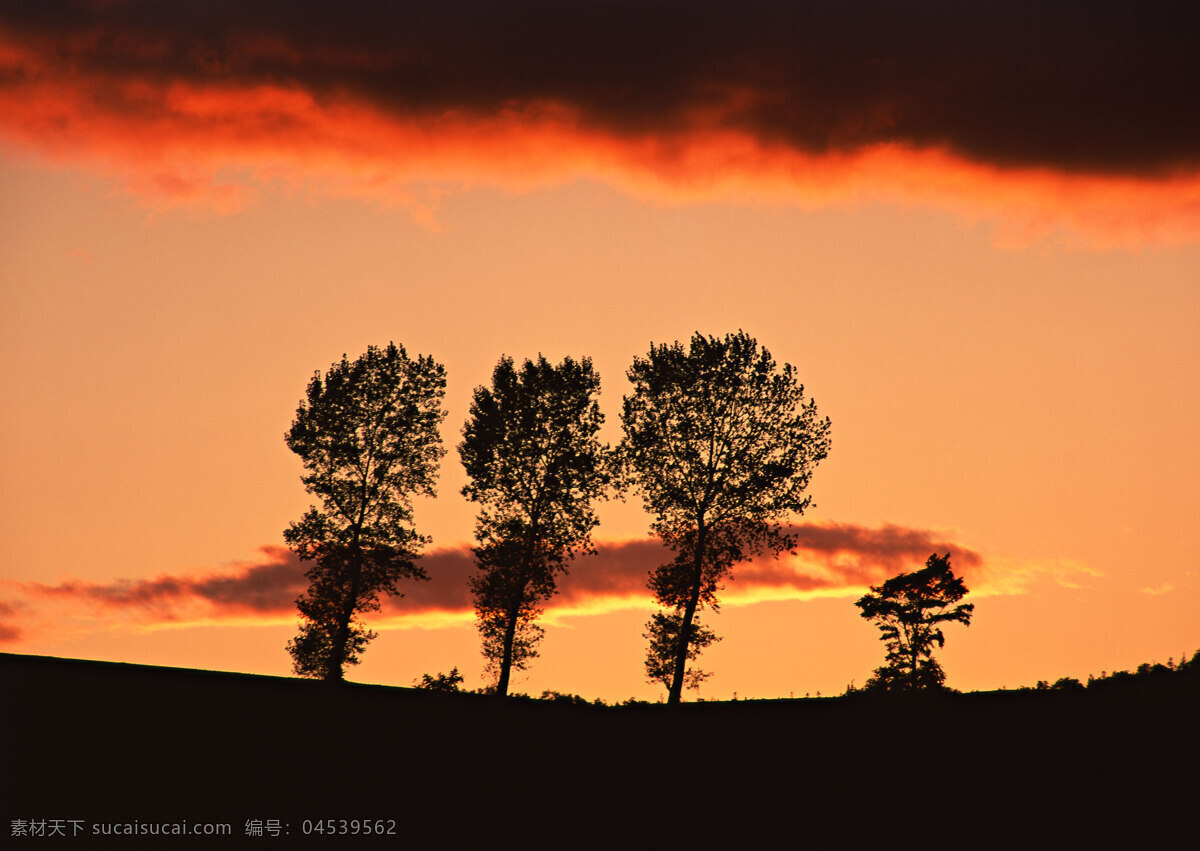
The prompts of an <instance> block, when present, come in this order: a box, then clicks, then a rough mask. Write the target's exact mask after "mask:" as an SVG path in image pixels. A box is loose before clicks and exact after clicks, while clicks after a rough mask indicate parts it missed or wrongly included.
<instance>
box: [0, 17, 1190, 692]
mask: <svg viewBox="0 0 1200 851" xmlns="http://www.w3.org/2000/svg"><path fill="white" fill-rule="evenodd" d="M407 5H410V4H395V3H389V2H382V0H380V2H340V3H337V4H333V3H317V2H297V3H289V4H278V3H259V2H247V0H239V2H232V0H230V1H229V2H225V0H209V2H204V3H156V2H149V0H141V1H140V2H139V1H137V0H134V1H132V2H123V0H105V2H101V0H93V2H84V0H80V1H79V2H65V0H63V2H39V3H28V4H14V3H2V4H0V357H2V358H3V364H4V374H5V379H6V387H5V392H4V397H5V401H4V404H3V405H2V406H0V650H7V651H11V652H18V653H34V654H48V655H55V656H69V657H80V658H90V659H107V660H116V661H128V662H140V663H149V664H161V665H178V666H187V667H198V668H210V669H220V670H235V671H248V672H256V673H264V674H279V675H285V674H288V673H289V672H290V659H289V657H288V656H287V654H286V652H285V650H284V645H285V644H286V642H287V640H288V639H289V638H290V637H291V636H292V635H293V634H294V633H295V629H296V622H297V615H296V610H295V605H294V601H295V598H296V596H297V595H298V594H299V593H300V592H301V591H302V590H303V589H304V587H305V580H304V577H303V575H302V570H303V568H302V566H301V565H299V564H298V563H297V561H296V560H295V558H294V557H293V556H292V555H291V554H290V553H289V552H288V551H287V549H286V548H285V546H284V544H283V538H282V532H283V530H284V529H285V528H286V527H287V525H288V524H289V523H290V522H292V521H293V520H296V519H298V518H299V517H300V515H301V514H302V513H303V511H304V510H305V509H306V507H307V506H308V505H309V504H310V502H311V499H310V497H309V495H308V494H306V493H305V491H304V488H303V485H302V484H301V482H300V475H301V472H302V467H301V464H300V461H299V459H297V458H296V457H295V456H294V455H292V454H291V453H290V452H289V451H288V449H287V447H286V446H285V445H284V440H283V435H284V432H285V431H286V430H287V428H288V427H289V425H290V423H291V421H292V418H293V416H294V414H295V410H296V406H297V404H298V402H299V401H300V399H301V397H302V396H303V394H304V390H305V387H306V385H307V382H308V380H309V379H310V378H311V376H312V374H313V373H314V371H316V370H322V371H324V370H325V369H327V368H328V367H329V365H330V364H331V363H332V362H334V361H336V360H338V359H340V358H341V356H342V355H343V353H345V354H348V355H349V356H350V357H351V358H353V357H356V356H357V355H359V354H361V353H362V352H363V351H365V349H366V347H367V346H368V345H386V344H387V343H388V342H389V341H395V342H396V343H398V344H402V345H403V346H405V347H406V349H407V350H408V352H409V353H410V355H414V356H415V355H416V354H418V353H419V354H429V355H432V356H433V357H434V358H436V359H437V360H438V361H440V362H441V363H442V364H444V365H445V367H446V370H447V378H448V388H447V394H446V408H447V410H448V412H449V415H448V417H447V420H446V423H445V429H444V439H445V443H446V448H447V449H448V450H449V451H448V453H447V456H446V458H445V460H444V461H443V464H442V471H441V478H440V485H439V495H438V497H437V498H436V499H434V500H420V501H418V502H417V503H416V527H417V529H418V531H419V532H421V533H423V534H427V535H430V536H431V537H432V539H433V543H432V545H431V546H430V547H428V548H427V550H426V558H425V560H424V563H425V565H426V567H427V569H428V571H429V574H430V576H431V577H432V581H430V582H429V583H425V584H420V585H418V584H416V583H410V584H409V585H408V586H405V587H406V591H407V596H406V597H405V598H403V599H401V600H396V601H391V602H389V603H387V604H385V607H384V611H383V613H382V614H381V615H379V616H376V617H374V618H373V619H371V620H370V621H369V625H370V626H371V627H372V628H374V629H376V630H378V631H379V633H380V635H379V637H378V638H377V639H376V640H375V641H374V642H373V643H372V644H371V645H370V646H369V647H368V649H367V651H366V653H365V656H364V661H363V663H362V664H361V665H360V666H358V667H356V668H352V669H350V670H349V672H348V677H349V678H350V679H352V680H356V681H362V682H375V683H388V684H396V685H410V684H411V683H412V682H413V680H414V679H416V678H418V677H419V676H420V675H421V674H422V673H426V672H429V673H434V672H437V671H449V670H450V668H451V667H454V666H457V667H458V668H459V669H460V670H461V671H463V672H464V674H465V675H466V677H467V681H466V685H467V686H468V687H472V688H474V687H478V686H481V685H483V684H484V683H485V678H484V676H483V670H482V669H483V660H482V657H481V656H480V652H479V640H478V636H477V634H476V632H475V629H474V612H473V609H472V607H471V600H470V596H469V592H468V591H467V586H466V579H467V577H468V576H469V575H470V572H471V570H472V569H473V563H472V560H471V554H470V549H469V547H470V544H471V536H472V532H473V526H474V514H475V508H474V506H472V505H471V504H470V503H468V502H467V500H466V499H465V498H464V497H462V496H461V495H460V494H459V491H460V489H461V488H462V486H463V484H464V483H465V476H464V473H463V470H462V466H461V464H460V463H459V460H458V455H457V452H456V451H455V447H456V445H457V443H458V441H459V440H460V430H461V428H462V424H463V421H464V419H465V417H466V414H467V408H468V405H469V402H470V397H471V393H472V391H473V389H474V388H475V387H476V386H478V385H480V384H483V383H486V382H487V381H489V379H490V376H491V371H492V369H493V367H494V366H495V364H496V362H497V360H498V359H499V358H500V356H501V355H505V354H507V355H510V356H512V357H514V358H515V359H517V361H518V362H520V361H521V360H523V359H524V358H527V357H528V358H532V357H536V356H537V355H538V354H539V353H541V354H544V355H545V356H546V357H547V358H548V359H551V360H554V361H557V360H560V359H561V358H562V357H564V356H566V355H570V356H572V357H576V358H578V357H585V356H586V357H590V358H592V360H593V363H594V364H595V367H596V369H597V371H598V372H599V374H600V376H601V381H602V395H601V407H602V410H603V411H604V413H605V416H606V419H607V421H606V423H605V427H604V433H603V436H604V438H605V439H607V440H609V441H612V442H616V441H617V440H619V438H620V427H619V418H618V412H619V410H620V403H621V397H622V395H623V394H625V393H627V392H628V388H629V386H630V385H629V383H628V381H627V379H626V377H625V373H626V370H627V369H628V368H629V366H630V365H631V363H632V360H633V358H634V356H635V355H644V354H645V353H646V351H647V350H648V349H649V347H650V345H651V343H652V342H653V343H664V342H666V343H670V342H674V341H675V340H682V341H686V340H687V339H688V338H689V337H690V336H691V335H692V334H693V333H694V332H696V331H699V332H701V333H704V334H711V335H716V336H721V335H724V334H726V333H729V332H734V331H737V330H739V329H742V330H745V331H746V332H748V333H750V334H751V335H753V336H754V337H756V338H757V339H758V341H759V342H760V343H761V344H763V345H764V346H766V347H767V348H768V349H769V350H770V351H771V353H772V354H773V355H774V356H775V358H776V359H777V360H778V361H780V362H788V363H791V364H793V365H794V366H795V367H796V369H797V371H798V375H799V377H800V380H801V381H802V382H803V383H804V385H805V391H806V395H807V396H809V397H811V398H812V399H815V400H816V403H817V406H818V410H819V412H820V414H821V415H822V416H828V417H829V418H830V419H831V420H832V449H831V452H830V455H829V457H828V459H827V460H825V461H824V462H822V463H821V465H820V466H819V467H818V469H817V471H816V473H815V475H814V477H813V481H812V486H811V493H812V495H813V500H814V502H815V507H814V508H812V509H811V510H810V511H808V512H807V513H806V514H805V515H804V516H803V517H802V518H792V519H791V522H793V523H794V524H795V525H796V531H797V533H798V536H799V539H800V542H801V545H800V547H799V548H798V549H797V551H796V555H795V556H785V557H784V558H782V559H781V560H780V561H778V562H776V561H773V560H761V561H757V562H754V563H752V564H743V565H740V566H738V567H736V568H735V569H734V571H733V581H731V582H730V583H729V584H728V586H727V588H726V589H725V591H724V593H723V594H722V600H723V605H722V607H721V611H720V613H719V614H718V615H715V616H714V615H711V614H710V615H707V616H706V617H705V622H706V623H707V624H708V625H710V626H712V627H713V628H714V629H715V630H716V631H717V633H718V634H720V635H721V636H723V640H722V641H721V642H720V643H718V644H716V645H714V646H713V647H711V648H710V649H709V650H707V651H706V652H705V654H704V655H703V656H702V657H701V662H700V666H701V667H702V668H704V669H705V670H708V671H711V672H713V674H714V676H713V677H712V679H711V680H709V681H708V682H707V683H706V684H705V686H704V688H703V689H702V690H701V692H700V695H701V696H704V697H709V698H728V697H732V696H733V695H734V694H737V695H738V696H739V697H787V696H788V695H789V694H795V695H796V696H800V695H803V694H806V693H812V694H815V693H817V692H818V691H820V692H821V693H823V694H829V693H840V692H842V691H843V690H844V689H845V688H846V686H847V685H848V684H850V683H851V682H852V681H853V682H855V683H857V684H862V682H863V681H865V680H866V679H867V678H868V677H869V676H870V674H871V672H872V670H873V669H874V668H875V667H876V666H878V665H879V664H881V663H882V660H883V646H882V644H881V643H880V642H879V640H878V638H877V635H878V633H877V631H876V630H875V629H874V628H873V627H872V626H871V625H870V624H868V623H867V622H865V621H863V620H862V618H861V617H859V613H858V610H857V609H856V608H855V607H854V605H853V602H854V600H855V599H856V598H857V597H858V596H860V595H861V594H862V593H863V592H864V591H865V589H866V587H867V586H868V585H870V584H878V583H879V582H881V581H883V580H884V579H886V578H888V577H889V576H892V575H894V574H896V573H898V572H900V571H904V570H912V569H915V568H917V567H919V566H921V565H922V564H923V563H924V561H925V559H926V558H927V557H928V556H929V555H930V554H931V553H933V552H935V551H936V552H938V553H945V552H950V553H951V555H952V565H953V566H954V567H955V569H956V571H958V572H959V573H961V574H962V575H963V576H964V577H965V578H966V583H967V586H968V588H970V589H971V592H972V593H971V595H970V596H969V597H968V601H971V602H974V603H975V617H974V621H973V623H972V624H971V626H970V627H969V628H968V627H962V626H958V625H955V626H951V627H949V628H948V629H947V643H946V647H945V649H944V650H943V651H941V652H940V654H939V656H938V658H939V659H940V661H941V662H942V664H943V666H944V668H945V669H946V672H947V675H948V684H949V685H951V686H952V687H955V688H959V689H963V690H969V689H986V688H998V687H1001V686H1008V687H1016V686H1020V685H1032V684H1033V683H1034V682H1036V681H1037V680H1039V679H1047V680H1054V679H1057V678H1058V677H1061V676H1075V677H1079V678H1081V679H1083V678H1086V677H1087V675H1088V674H1089V673H1094V674H1097V675H1098V674H1100V672H1101V671H1103V670H1108V671H1111V670H1114V669H1120V668H1130V667H1134V666H1136V665H1137V664H1138V663H1140V662H1145V661H1152V660H1158V661H1162V662H1165V661H1166V660H1167V659H1168V658H1170V657H1174V658H1175V659H1178V658H1179V657H1180V655H1181V654H1183V653H1187V654H1189V655H1190V654H1191V653H1192V652H1194V651H1195V650H1197V649H1200V619H1198V618H1197V612H1198V611H1200V441H1198V439H1197V438H1198V436H1200V11H1198V10H1197V7H1195V6H1194V4H1185V3H1169V2H1159V3H1155V2H1150V3H1142V4H1136V5H1135V4H1116V3H1095V2H1086V3H1085V2H1082V1H1081V0H1080V2H1056V3H1054V4H1050V5H1048V6H1047V5H1046V4H1041V3H1034V2H1027V0H1014V2H996V3H991V2H982V3H959V2H914V3H904V4H900V3H892V2H886V0H863V2H837V3H834V2H828V3H825V2H822V3H811V4H803V3H797V4H794V3H783V2H780V3H764V4H758V5H755V4H751V5H750V6H746V5H743V4H739V5H736V6H735V5H734V4H729V3H715V2H697V3H691V4H686V6H680V4H676V3H667V2H659V0H650V2H606V3H600V2H581V3H542V2H532V0H515V1H514V0H510V2H450V3H440V4H421V5H420V6H419V7H417V8H407V7H406V6H407ZM685 10H686V12H685ZM600 517H601V525H600V526H599V527H598V529H597V530H596V533H595V539H596V541H597V543H598V545H599V552H598V554H597V555H596V556H593V557H588V558H583V559H579V560H577V561H576V562H575V563H574V564H573V565H572V567H571V574H570V575H569V576H568V577H567V578H565V579H564V580H563V581H562V582H561V585H560V588H561V591H560V594H559V595H558V596H557V597H556V598H555V599H554V600H553V601H552V603H551V605H550V606H549V608H548V610H547V614H546V620H545V621H544V623H545V624H546V626H547V631H546V637H545V640H544V641H543V643H542V646H541V652H542V656H541V658H539V659H537V660H535V661H534V662H533V664H532V666H531V667H530V669H529V670H528V671H527V672H524V673H521V674H517V675H515V677H514V681H513V688H514V689H515V690H517V691H524V692H529V693H533V694H538V693H540V692H541V691H542V690H543V689H554V690H558V691H564V692H573V693H579V694H582V695H584V696H586V697H589V698H595V697H602V698H605V699H607V700H614V699H617V700H619V699H624V698H628V697H631V696H636V697H640V698H645V699H657V697H658V696H659V695H661V694H662V693H663V690H662V688H661V687H660V686H656V685H650V684H648V683H646V682H645V677H644V673H643V665H642V662H643V658H644V655H645V644H646V642H645V639H644V638H643V637H642V632H643V631H644V629H645V626H644V625H645V622H646V621H647V620H648V618H649V615H650V612H651V611H652V604H651V601H650V597H649V593H648V592H647V591H646V590H645V580H646V576H647V573H648V571H649V570H650V569H652V568H653V567H655V566H656V565H657V564H659V563H660V562H661V561H662V560H663V559H664V556H665V552H664V551H663V549H662V548H661V546H660V545H658V544H657V543H656V542H654V541H653V540H651V539H649V538H648V537H647V536H648V524H649V519H650V518H649V517H648V516H647V515H646V514H645V512H644V511H643V510H642V507H641V505H640V503H639V502H638V500H637V499H636V498H630V499H628V500H627V501H626V502H620V501H613V502H610V503H606V504H605V505H604V506H603V507H602V508H601V512H600ZM685 697H691V696H690V695H689V696H685Z"/></svg>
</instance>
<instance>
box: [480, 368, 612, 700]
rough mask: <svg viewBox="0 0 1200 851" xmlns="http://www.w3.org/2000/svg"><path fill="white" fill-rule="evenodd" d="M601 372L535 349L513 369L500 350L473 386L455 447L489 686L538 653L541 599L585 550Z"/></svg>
mask: <svg viewBox="0 0 1200 851" xmlns="http://www.w3.org/2000/svg"><path fill="white" fill-rule="evenodd" d="M599 392H600V377H599V376H598V375H597V374H596V372H595V371H594V370H593V369H592V363H591V361H590V360H589V359H587V358H583V359H582V360H580V361H575V360H572V359H571V358H566V359H564V360H563V362H562V363H560V364H559V365H557V366H554V365H552V364H550V363H549V362H547V360H546V359H545V358H544V357H542V356H541V355H539V356H538V359H537V361H536V362H535V361H530V360H526V361H525V363H524V365H523V366H522V367H521V369H520V370H518V369H516V367H515V366H514V364H513V360H512V358H510V357H507V356H505V357H502V358H501V359H500V362H499V363H498V364H497V365H496V369H495V370H494V372H493V374H492V386H491V387H490V388H489V387H479V388H476V390H475V397H474V400H473V401H472V403H471V410H470V413H469V415H468V417H467V422H466V425H465V426H464V427H463V440H462V443H461V444H459V447H458V451H459V455H460V456H461V458H462V463H463V466H464V467H465V468H466V471H467V476H468V477H469V478H470V484H468V485H467V486H466V487H464V488H463V490H462V492H463V495H464V496H466V497H468V498H470V499H471V500H472V501H474V502H477V503H479V504H480V506H481V508H480V512H479V516H478V520H477V523H476V527H475V537H476V539H477V541H478V543H479V545H478V546H477V547H476V548H475V557H476V560H477V562H478V567H479V571H478V573H477V574H476V575H475V576H474V577H473V579H472V581H471V589H472V591H473V592H474V595H475V610H476V614H477V615H478V618H479V630H480V634H481V636H482V638H483V653H484V657H485V658H486V659H487V660H488V666H489V669H491V670H493V671H494V672H495V673H496V675H497V680H496V692H497V693H498V694H501V695H504V694H507V693H508V685H509V679H510V676H511V672H512V670H513V669H514V668H516V669H517V670H522V669H524V668H525V666H526V664H527V663H528V661H529V660H530V659H533V658H535V657H536V656H537V649H536V645H537V643H538V641H539V640H540V639H541V636H542V630H541V627H539V626H538V625H537V623H536V620H537V618H538V617H539V616H540V614H541V604H542V603H543V602H544V601H545V600H547V599H549V598H550V597H551V596H552V595H553V594H554V592H555V590H556V582H557V575H558V574H559V573H561V572H563V571H565V570H566V566H567V562H568V561H569V560H570V559H571V558H573V557H574V556H575V555H576V554H577V553H585V552H592V551H593V547H592V543H591V531H592V529H593V527H595V526H596V524H597V522H598V521H597V520H596V515H595V512H594V511H593V509H592V502H593V501H594V500H596V499H599V498H601V497H602V496H603V495H604V492H605V490H606V488H607V487H608V483H609V480H610V478H611V477H610V475H609V473H608V462H607V448H606V447H604V446H602V445H601V443H600V441H599V440H598V439H597V437H596V433H597V432H598V431H599V429H600V425H601V423H602V422H603V421H604V417H603V415H602V414H601V413H600V406H599V403H598V402H597V401H596V396H597V395H598V394H599Z"/></svg>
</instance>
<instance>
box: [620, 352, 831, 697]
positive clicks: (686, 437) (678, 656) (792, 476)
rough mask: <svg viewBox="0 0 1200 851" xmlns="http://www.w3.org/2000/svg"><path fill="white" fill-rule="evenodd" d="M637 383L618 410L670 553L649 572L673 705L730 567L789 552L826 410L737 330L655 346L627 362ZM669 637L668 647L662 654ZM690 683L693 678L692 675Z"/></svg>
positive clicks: (654, 647)
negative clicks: (700, 620)
mask: <svg viewBox="0 0 1200 851" xmlns="http://www.w3.org/2000/svg"><path fill="white" fill-rule="evenodd" d="M629 380H630V381H631V382H632V383H633V392H632V393H631V394H630V395H628V396H626V397H625V399H624V405H623V408H622V412H621V420H622V425H623V426H624V431H625V436H624V438H623V440H622V442H621V445H620V447H619V450H618V452H619V457H620V459H621V462H622V467H623V470H624V477H625V480H624V481H625V484H627V485H629V486H632V487H634V488H636V490H637V491H638V492H639V493H640V494H641V496H642V499H643V500H644V501H645V503H646V507H647V509H648V510H649V511H650V513H651V514H652V515H653V517H654V520H653V521H652V523H651V530H652V531H653V532H654V533H656V534H657V535H658V536H659V537H660V538H661V539H662V541H663V542H664V543H665V544H667V546H668V547H670V548H671V549H672V550H674V552H675V558H674V559H673V560H672V561H671V562H670V563H668V564H665V565H663V566H661V567H659V568H657V569H656V570H655V571H653V572H652V574H651V577H650V582H649V586H650V590H651V591H653V592H654V594H655V597H656V599H657V600H658V602H659V604H660V605H661V606H662V607H663V608H664V609H665V610H666V611H665V612H660V613H659V614H660V615H661V616H662V617H656V619H652V620H651V622H650V623H649V624H648V629H649V633H648V637H649V638H650V639H651V648H650V653H649V656H648V658H647V672H648V675H649V676H651V678H652V679H658V678H659V674H661V673H662V672H664V671H665V672H666V673H667V674H669V676H670V686H669V692H668V697H667V701H668V703H678V702H679V701H680V698H681V694H682V691H683V687H684V684H685V682H688V669H687V663H688V660H689V659H694V658H695V656H696V653H697V652H698V651H699V649H700V648H702V647H703V646H704V645H706V644H709V643H711V642H712V641H713V640H715V636H714V635H713V633H712V632H711V631H710V630H708V629H706V628H702V627H700V626H699V625H698V624H697V622H696V616H697V613H698V612H699V611H700V610H702V609H703V608H704V607H706V606H707V607H710V608H713V609H716V608H717V593H718V591H720V589H721V583H722V582H723V580H724V579H725V578H726V577H727V576H728V575H729V573H730V571H731V569H732V567H733V565H735V564H737V563H738V562H740V561H743V560H745V559H747V558H750V557H751V556H754V555H758V554H763V553H770V554H772V555H776V556H777V555H778V554H779V553H780V552H782V551H784V550H791V549H792V547H793V541H792V539H791V538H790V537H789V536H788V535H787V534H786V533H785V532H784V531H783V527H782V525H781V522H780V521H781V520H782V519H784V518H786V517H789V516H792V515H799V514H801V513H802V512H803V511H804V510H805V509H806V508H807V507H808V506H809V505H810V503H811V497H809V496H805V495H804V492H805V490H806V489H807V488H808V485H809V481H810V479H811V477H812V474H813V470H814V469H815V467H816V465H817V464H818V463H819V462H820V461H821V460H823V459H824V458H825V457H826V455H827V454H828V452H829V445H830V442H829V431H830V423H829V419H828V418H825V419H823V420H822V419H819V418H818V416H817V408H816V403H815V402H812V401H811V400H810V401H808V402H807V403H806V402H805V400H804V387H803V385H801V384H800V383H799V382H798V381H797V380H796V375H795V370H794V369H793V368H792V366H791V365H790V364H786V363H785V364H783V366H782V368H781V367H779V366H778V365H777V364H776V363H775V360H774V359H773V358H772V357H771V354H770V353H769V352H768V351H767V350H766V349H765V348H761V347H760V346H759V345H758V343H757V341H756V340H755V339H754V338H753V337H751V336H749V335H748V334H746V333H744V332H741V331H739V332H738V333H737V334H727V335H726V336H725V337H724V338H723V339H717V338H715V337H705V336H703V335H701V334H699V333H696V334H694V335H693V336H692V339H691V341H690V344H689V346H688V347H687V348H686V349H685V348H684V346H683V345H682V344H680V343H678V342H676V343H675V344H674V345H670V346H668V345H658V346H654V345H652V346H651V348H650V352H649V355H648V356H647V357H646V358H634V362H633V366H632V368H631V369H630V370H629ZM664 642H667V643H671V642H673V644H674V648H673V652H671V653H670V654H667V656H666V657H664V652H665V651H664V650H663V645H664ZM692 682H695V678H694V677H693V678H692Z"/></svg>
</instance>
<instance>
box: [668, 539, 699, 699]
mask: <svg viewBox="0 0 1200 851" xmlns="http://www.w3.org/2000/svg"><path fill="white" fill-rule="evenodd" d="M706 532H707V529H706V527H705V525H704V522H703V521H701V522H700V523H699V524H698V526H697V529H696V553H695V557H694V559H693V561H692V587H691V591H690V593H689V594H688V600H687V604H686V605H685V606H684V609H683V620H682V621H681V622H680V624H679V646H678V648H677V649H676V650H675V671H674V673H673V674H672V677H671V690H670V692H669V693H668V694H667V705H668V706H673V705H675V704H677V703H679V702H680V700H682V698H683V678H684V675H685V674H686V673H687V657H688V647H689V646H690V645H691V643H692V620H693V619H694V618H695V616H696V607H697V606H698V605H699V604H700V580H701V578H702V577H703V575H704V546H705V544H706V543H707V541H706V540H705V539H706V538H707V535H706Z"/></svg>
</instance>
